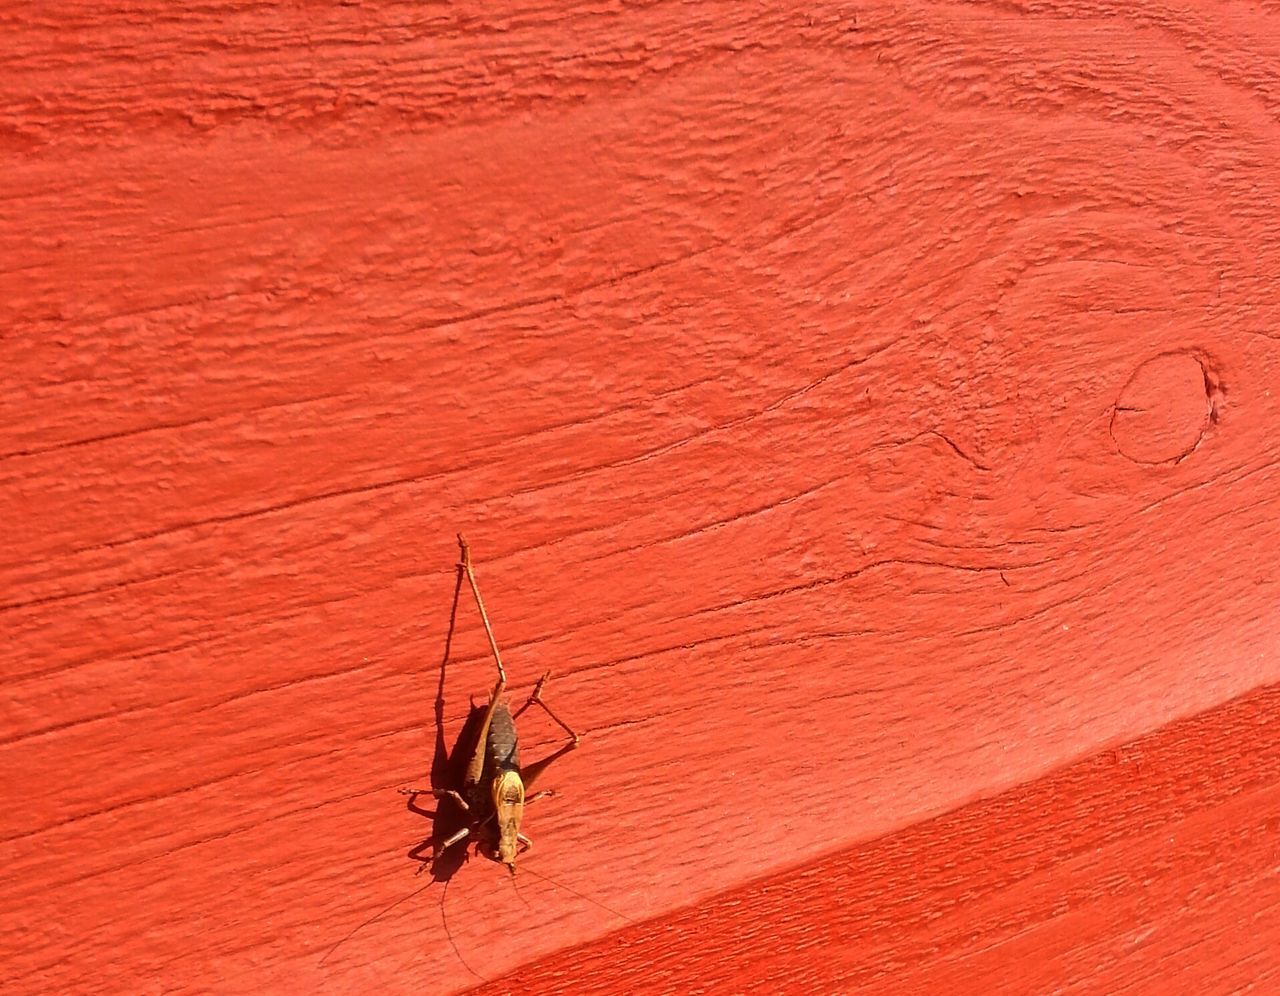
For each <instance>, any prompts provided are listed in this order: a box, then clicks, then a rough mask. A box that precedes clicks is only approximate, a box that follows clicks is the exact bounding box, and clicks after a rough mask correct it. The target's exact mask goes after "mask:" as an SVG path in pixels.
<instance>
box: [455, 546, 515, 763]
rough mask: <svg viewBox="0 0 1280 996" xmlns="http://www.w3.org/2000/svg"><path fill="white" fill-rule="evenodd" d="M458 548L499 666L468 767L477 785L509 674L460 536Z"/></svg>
mask: <svg viewBox="0 0 1280 996" xmlns="http://www.w3.org/2000/svg"><path fill="white" fill-rule="evenodd" d="M458 547H459V548H460V549H461V551H462V569H463V570H464V571H466V574H467V581H469V582H470V583H471V594H473V595H474V596H475V598H476V608H477V609H479V610H480V621H481V622H483V623H484V632H485V636H487V637H488V638H489V649H490V650H492V651H493V662H494V663H495V664H497V665H498V680H497V682H496V683H495V684H494V686H493V691H492V692H490V693H489V708H488V709H486V710H485V714H484V720H483V722H481V724H480V729H479V731H478V732H479V735H478V736H477V738H476V749H475V753H474V754H473V755H472V756H471V762H470V763H469V764H468V765H467V784H468V785H476V784H478V783H479V781H480V777H481V775H483V774H484V755H485V747H486V746H487V744H488V742H489V725H490V724H491V723H492V722H493V713H494V710H496V709H497V708H498V699H499V698H500V697H501V695H502V690H503V689H504V688H506V686H507V672H506V670H505V669H504V668H503V666H502V655H501V654H499V653H498V641H497V640H495V639H494V638H493V627H491V626H490V625H489V615H488V613H486V612H485V610H484V600H483V599H482V598H481V597H480V586H479V585H478V584H476V575H475V571H473V570H472V569H471V548H470V547H469V546H467V541H466V540H465V539H463V538H462V534H461V533H459V534H458Z"/></svg>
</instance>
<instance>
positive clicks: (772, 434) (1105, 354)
mask: <svg viewBox="0 0 1280 996" xmlns="http://www.w3.org/2000/svg"><path fill="white" fill-rule="evenodd" d="M490 6H491V5H490ZM0 38H3V39H4V40H3V42H0V73H2V74H3V75H2V77H0V78H3V79H4V80H5V84H4V87H3V89H0V155H2V156H3V158H4V173H3V175H4V177H5V190H4V193H3V197H2V198H0V272H2V274H3V275H2V276H0V377H3V386H4V390H3V391H0V521H2V522H5V523H8V524H11V527H10V528H8V529H7V530H6V535H5V542H4V544H3V546H2V547H0V618H2V619H3V623H2V624H0V625H3V632H4V635H5V640H4V642H3V650H0V675H2V676H3V681H4V690H5V695H4V696H3V701H2V704H0V710H2V711H0V718H2V724H0V730H2V740H0V786H2V787H3V797H4V798H5V799H6V800H12V802H11V804H10V805H8V806H6V807H5V812H4V814H3V816H0V861H3V864H4V866H5V868H6V870H7V872H8V874H7V875H6V877H5V881H4V884H3V886H0V889H2V890H3V891H2V893H0V967H2V975H3V978H4V981H5V982H6V989H7V990H8V991H12V992H44V991H77V992H99V991H108V992H114V991H122V990H126V991H159V990H161V989H165V988H178V989H186V990H195V991H199V990H207V989H217V990H218V991H221V992H262V991H264V990H273V989H274V990H284V989H290V990H292V989H296V988H297V987H299V986H301V987H304V988H318V989H321V990H326V991H334V992H341V991H353V990H359V989H362V988H369V989H379V990H382V991H386V990H388V989H390V990H394V991H405V990H407V989H413V990H414V991H421V990H422V989H424V988H426V989H428V990H430V991H438V992H443V991H449V990H452V989H456V988H458V987H461V986H464V985H467V984H469V983H471V982H474V981H475V978H474V974H473V973H479V974H481V975H484V976H486V977H493V976H496V975H498V974H501V973H503V972H506V971H510V970H512V969H514V968H516V967H517V966H520V965H523V964H527V963H529V962H532V961H535V960H537V959H539V958H541V957H544V956H548V955H550V954H552V953H554V952H556V951H559V950H561V949H564V948H566V947H568V946H570V945H574V944H577V943H579V942H583V941H586V940H589V939H591V938H595V937H599V936H600V935H601V934H602V933H604V932H605V931H607V930H610V929H612V928H613V927H614V926H615V925H617V924H618V923H619V922H620V920H619V919H617V918H612V917H610V916H608V915H606V914H604V913H602V911H601V910H600V908H599V907H596V906H593V905H591V903H590V902H587V901H585V900H581V899H578V898H577V897H576V895H575V893H581V894H582V895H584V896H590V897H592V898H593V899H594V900H596V901H598V902H601V903H604V904H606V905H607V906H609V907H611V908H612V909H615V910H617V911H619V912H620V913H621V914H624V915H625V916H626V917H628V918H631V919H636V920H640V919H646V918H650V917H659V916H665V915H668V914H670V913H671V912H672V911H673V910H675V909H677V908H679V907H682V906H686V905H688V904H692V903H698V902H701V901H704V900H706V899H708V897H711V896H714V895H717V894H721V893H723V892H724V891H725V890H727V889H732V888H735V887H739V886H741V885H742V884H743V883H744V882H748V881H753V880H755V879H756V878H757V877H758V876H760V875H761V874H762V873H765V872H768V871H770V870H772V869H778V868H784V867H791V866H794V865H796V864H797V863H801V864H803V863H806V862H811V861H817V860H820V859H822V858H823V857H824V856H827V855H830V854H832V853H836V852H841V851H847V850H848V849H849V848H850V847H853V846H855V845H857V844H858V843H859V842H864V841H868V840H871V839H875V838H881V837H883V836H884V835H886V834H891V833H894V832H896V831H901V830H903V828H907V827H910V826H912V825H913V824H915V823H917V822H919V821H920V820H922V819H925V818H928V817H931V816H935V815H937V814H939V813H942V812H945V811H947V810H950V809H952V808H954V807H956V806H958V805H961V804H963V803H965V802H966V801H970V800H972V799H974V798H976V797H979V796H983V795H990V794H993V793H999V792H1002V791H1005V790H1008V789H1011V788H1012V787H1014V786H1018V785H1023V784H1025V783H1028V782H1032V781H1034V780H1035V779H1038V778H1042V777H1044V776H1046V775H1047V774H1048V773H1049V772H1051V771H1053V770H1055V769H1056V768H1058V767H1060V766H1061V765H1063V764H1065V763H1068V762H1070V761H1072V760H1075V759H1078V758H1080V757H1082V756H1087V755H1091V754H1095V753H1096V752H1097V751H1099V750H1100V749H1103V748H1105V747H1108V746H1110V745H1113V744H1116V743H1120V742H1124V741H1128V740H1130V739H1132V738H1134V737H1137V736H1139V735H1141V734H1143V733H1145V732H1147V731H1150V730H1152V729H1155V728H1158V727H1160V726H1161V725H1163V724H1165V723H1167V722H1169V721H1171V720H1174V719H1176V718H1178V717H1183V716H1188V715H1192V714H1196V713H1199V712H1201V711H1204V710H1206V709H1211V708H1214V707H1216V706H1219V705H1221V704H1222V703H1224V702H1226V701H1228V700H1231V699H1233V698H1235V697H1238V696H1241V695H1244V694H1246V693H1248V692H1250V691H1251V690H1253V689H1255V688H1258V687H1260V686H1263V685H1266V684H1268V683H1273V682H1276V681H1280V664H1278V663H1277V660H1276V657H1275V654H1274V650H1275V647H1276V645H1277V632H1278V629H1277V623H1276V619H1275V614H1274V609H1273V607H1274V604H1275V599H1276V592H1277V588H1276V580H1277V573H1276V559H1277V558H1276V553H1277V550H1278V549H1280V545H1278V544H1280V514H1278V513H1280V508H1278V507H1277V504H1278V502H1280V498H1277V495H1278V494H1280V444H1278V443H1277V442H1276V440H1277V439H1280V432H1278V431H1277V429H1278V428H1280V408H1278V406H1280V393H1278V392H1277V391H1276V390H1275V389H1274V386H1273V385H1274V384H1275V383H1276V375H1277V371H1278V370H1280V355H1278V354H1280V321H1278V319H1280V299H1278V298H1277V294H1276V274H1277V273H1280V237H1278V236H1280V231H1278V227H1280V225H1278V222H1277V219H1278V218H1280V211H1278V210H1277V207H1278V206H1280V205H1278V202H1280V193H1277V191H1280V182H1278V181H1280V158H1278V157H1280V153H1278V151H1277V150H1280V141H1278V139H1280V91H1278V90H1277V86H1276V82H1275V80H1276V78H1277V74H1276V70H1277V67H1278V66H1280V11H1277V10H1276V9H1275V8H1274V6H1273V5H1268V4H1262V3H1255V4H1242V3H1221V4H1212V3H1211V4H1204V5H1200V6H1196V7H1194V8H1192V9H1186V8H1185V7H1183V6H1179V5H1166V4H1162V3H1156V2H1139V3H1137V4H1113V5H1108V4H1105V3H1096V2H1081V3H1071V2H1051V3H1042V4H1041V3H1032V4H1027V5H1009V4H946V3H942V4H926V3H921V2H911V3H906V4H896V5H888V4H877V3H869V4H868V3H864V4H857V5H853V4H845V3H838V2H818V3H814V4H809V5H806V6H805V9H804V10H803V11H802V12H800V11H795V10H793V9H792V7H791V6H790V5H786V4H773V5H768V4H766V5H742V4H735V3H728V2H708V3H704V4H699V5H696V6H692V7H688V6H685V5H680V6H676V5H669V4H663V3H649V4H643V3H636V4H616V3H599V4H580V5H573V6H571V7H565V6H563V5H557V4H546V5H537V4H534V5H529V6H525V7H511V8H508V9H507V10H506V12H504V13H502V14H495V13H493V12H492V11H486V10H484V9H483V7H482V5H478V4H476V5H468V4H456V5H449V6H424V5H421V4H417V3H393V2H389V0H381V2H367V3H362V4H358V5H357V4H344V5H341V6H333V7H331V6H330V5H328V4H308V3H299V4H294V5H290V6H274V5H266V4H257V3H249V2H232V0H227V2H214V3H207V4H203V5H199V6H198V7H197V8H195V9H192V10H190V11H187V12H184V13H183V14H181V15H178V14H175V13H173V8H172V7H171V5H167V4H161V3H159V2H157V0H138V2H133V3H129V4H111V3H108V4H105V5H103V4H92V5H91V4H87V3H76V2H70V0H67V2H60V3H54V4H49V5H40V6H36V5H30V4H21V3H0ZM457 529H463V530H465V531H466V532H467V534H468V536H469V538H470V539H471V541H472V543H473V545H474V548H475V551H476V557H477V564H478V570H479V572H480V576H481V580H482V583H483V585H484V586H485V593H486V598H487V599H488V601H489V604H490V608H491V611H492V614H493V617H494V622H495V627H496V629H497V633H498V638H499V640H500V641H501V642H502V645H503V647H504V650H505V651H506V653H507V656H508V657H509V659H510V669H511V673H512V676H513V679H514V680H515V682H516V688H515V692H516V694H520V693H522V692H523V691H524V690H525V689H526V688H528V687H529V685H530V684H531V683H532V681H533V679H534V678H536V676H537V675H538V674H540V673H541V672H542V670H544V669H546V668H548V667H551V668H554V670H555V671H556V675H557V676H556V679H555V682H554V687H553V693H554V696H555V703H556V706H557V708H558V709H559V710H560V711H561V712H562V713H563V715H565V717H566V718H568V719H570V720H571V721H573V722H574V723H575V724H576V725H579V726H580V727H581V728H583V729H584V731H585V734H586V739H585V740H584V743H583V746H582V747H581V748H580V749H579V750H578V751H577V752H575V753H574V754H573V755H572V756H571V757H569V758H567V759H566V760H564V761H563V762H561V764H560V765H559V766H558V767H557V769H556V773H555V775H554V779H553V780H554V783H555V785H556V787H558V788H559V789H560V790H561V792H560V796H559V797H558V798H556V799H554V800H550V801H548V802H547V803H546V804H545V805H541V804H540V808H539V809H538V810H537V811H536V812H533V813H531V815H530V818H529V826H528V831H529V833H530V835H531V836H532V837H534V838H535V840H536V841H537V847H536V849H535V851H534V852H533V853H532V854H531V855H530V856H529V858H528V862H527V865H528V868H529V870H530V873H531V875H532V874H533V873H538V874H542V875H545V876H548V877H550V878H551V879H554V880H555V881H556V882H558V883H560V884H561V887H559V888H557V887H553V886H551V885H549V884H547V883H545V882H543V883H542V884H538V882H539V881H540V880H536V879H532V878H530V879H529V880H528V881H527V882H526V881H522V882H521V889H522V893H523V896H524V897H525V899H527V900H528V903H529V906H530V907H531V908H526V907H525V906H524V905H523V904H522V903H521V902H520V900H519V897H517V896H516V894H515V893H514V892H513V891H512V889H511V886H510V884H509V883H508V882H507V881H506V880H505V879H503V878H502V876H501V874H500V873H499V870H498V869H496V868H494V867H492V866H490V865H488V864H487V863H479V864H477V863H472V864H471V865H469V866H468V867H465V868H463V869H462V871H461V872H460V873H459V875H458V876H457V877H456V878H455V879H454V880H453V881H452V882H451V883H450V887H449V891H448V893H447V895H445V896H443V897H442V896H441V895H440V892H439V891H436V890H428V891H427V892H424V893H422V894H421V896H419V897H416V898H415V899H414V900H413V901H411V902H404V903H402V904H401V905H399V906H397V907H395V908H394V909H392V910H391V911H390V912H388V913H387V914H386V915H385V916H383V917H382V918H381V919H380V920H378V921H377V922H376V923H373V924H371V925H369V927H368V928H366V929H363V930H360V931H358V932H357V933H355V934H354V935H352V936H351V937H350V939H349V940H347V941H345V942H344V943H343V944H342V945H341V946H340V947H339V948H338V949H337V950H336V951H335V952H334V953H333V955H332V957H331V958H330V959H329V960H328V961H327V962H326V963H325V964H324V965H321V964H320V960H321V958H322V957H323V956H324V954H325V953H326V952H327V951H329V950H330V949H331V948H332V946H333V945H334V944H335V943H336V942H337V941H338V940H340V939H341V938H343V937H344V936H346V935H347V934H348V933H349V932H350V930H351V928H353V927H355V926H357V925H358V924H360V923H361V922H363V921H364V920H366V919H367V918H368V917H370V916H372V915H373V914H375V913H377V912H379V911H381V910H383V909H385V908H386V907H387V906H388V905H389V904H391V903H393V902H395V901H396V900H397V899H400V898H402V897H404V896H406V895H407V894H409V893H410V892H411V891H412V890H413V889H414V888H416V887H417V886H418V885H419V884H420V883H421V880H415V879H414V878H413V877H412V869H413V865H412V864H411V863H410V862H408V861H406V860H405V859H404V854H405V852H406V851H407V850H408V849H409V848H410V847H411V846H412V845H413V844H414V843H416V842H417V841H418V840H419V839H420V838H421V837H422V836H424V835H425V834H426V832H427V829H428V828H427V826H426V824H425V821H423V820H421V819H420V818H419V817H417V816H415V815H414V814H412V813H409V812H406V811H405V809H404V807H403V805H402V800H400V799H399V798H398V797H397V796H396V795H395V794H394V792H393V791H392V790H393V789H394V788H395V787H396V786H398V785H402V784H405V783H407V782H410V781H414V780H417V779H419V778H420V777H421V775H422V772H423V770H424V769H425V767H426V765H427V764H428V762H429V758H430V749H431V743H432V739H433V736H434V733H435V729H434V722H433V718H432V714H431V700H432V698H433V695H434V688H435V680H436V674H437V669H438V667H439V663H440V660H441V655H442V651H443V642H444V636H445V631H446V627H447V624H448V613H449V605H450V599H451V594H452V590H453V581H454V575H453V562H454V555H455V550H454V540H453V533H454V532H455V531H456V530H457ZM447 677H448V680H447V700H446V701H447V715H446V727H447V728H448V730H449V731H450V733H452V731H454V730H456V729H457V727H458V725H459V724H460V722H461V720H462V718H463V716H464V715H465V714H466V711H467V707H468V703H467V696H468V694H471V693H476V694H480V693H483V692H484V691H485V690H486V689H487V687H488V685H489V682H490V678H491V676H490V672H489V670H488V664H487V661H486V659H485V648H484V644H483V641H482V637H481V635H480V632H479V628H478V626H477V625H476V620H475V618H474V616H473V615H468V614H467V613H466V611H465V609H464V611H463V613H462V615H461V618H460V629H459V633H458V634H457V638H456V640H455V645H454V654H453V658H452V661H451V664H450V667H449V670H448V674H447ZM523 735H524V736H525V738H526V741H527V742H528V744H529V749H530V750H531V751H534V752H536V751H537V750H538V749H539V748H540V747H544V746H546V745H549V744H550V743H551V742H552V741H553V740H554V730H553V729H551V728H550V726H549V724H548V725H547V726H541V725H538V724H532V725H530V726H529V728H527V729H525V730H524V731H523ZM1221 812H1225V811H1221ZM1222 818H1223V819H1225V818H1226V817H1222ZM1029 826H1030V829H1029V831H1028V832H1031V833H1034V832H1035V826H1036V825H1035V824H1029ZM1172 860H1176V861H1180V862H1181V863H1182V864H1181V868H1182V869H1183V873H1184V875H1185V880H1188V881H1189V880H1190V879H1192V878H1194V877H1195V875H1196V874H1197V869H1198V868H1199V867H1200V864H1199V862H1200V861H1201V856H1200V855H1199V854H1198V853H1197V852H1195V851H1194V850H1188V851H1186V852H1185V853H1182V854H1180V855H1179V856H1177V857H1176V858H1175V859H1172ZM569 889H572V890H574V892H572V893H571V892H569V891H567V890H569ZM442 898H443V900H444V901H443V902H442V901H441V900H442ZM442 911H443V914H444V915H443V916H442ZM1223 915H1224V916H1225V915H1227V913H1224V914H1223ZM446 917H447V925H448V926H447V929H446V926H445V918H446ZM499 930H501V932H502V942H501V943H496V942H495V935H496V933H497V932H498V931H499ZM1145 950H1148V951H1153V950H1154V949H1150V948H1148V949H1145ZM1160 966H1161V961H1160V958H1159V957H1157V956H1156V955H1155V954H1154V953H1153V954H1152V955H1151V960H1150V962H1149V963H1147V965H1146V970H1147V971H1148V972H1153V973H1154V972H1158V971H1159V970H1160ZM1089 971H1090V968H1089V966H1088V965H1084V966H1083V967H1076V968H1071V967H1069V966H1066V965H1064V966H1063V972H1064V978H1070V979H1072V980H1074V979H1076V978H1077V976H1076V975H1071V974H1069V973H1071V972H1076V973H1083V974H1084V975H1085V976H1087V974H1088V972H1089ZM1086 982H1087V979H1082V981H1081V984H1082V985H1083V984H1085V983H1086Z"/></svg>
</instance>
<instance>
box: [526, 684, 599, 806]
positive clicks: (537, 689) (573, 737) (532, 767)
mask: <svg viewBox="0 0 1280 996" xmlns="http://www.w3.org/2000/svg"><path fill="white" fill-rule="evenodd" d="M550 677H551V672H550V671H548V672H547V673H546V674H544V675H543V676H542V677H541V678H539V679H538V683H537V684H536V685H534V686H533V691H532V692H531V693H530V695H529V700H528V701H527V702H525V704H524V705H522V706H521V707H520V708H519V709H517V710H516V713H515V715H516V716H519V715H520V714H521V713H522V712H524V711H525V710H526V709H528V708H529V706H531V705H534V704H535V703H536V704H537V705H540V706H542V708H543V709H545V710H546V713H547V715H548V716H550V717H551V718H552V719H554V720H555V721H556V723H557V724H558V725H559V726H560V728H561V729H562V730H564V732H565V733H567V734H569V738H570V739H569V742H568V743H567V744H564V745H563V746H562V747H560V749H559V750H557V751H555V752H553V753H552V754H550V755H548V756H547V757H544V758H543V759H542V760H541V761H535V762H533V764H526V765H525V766H524V768H523V770H522V771H521V775H522V776H523V777H524V784H525V788H530V787H532V785H533V782H534V779H536V778H537V777H538V776H539V775H541V774H542V772H543V771H545V770H546V769H547V768H548V767H550V766H551V764H552V762H554V761H555V760H556V759H557V758H560V757H563V756H564V755H565V754H567V753H569V751H571V750H573V749H574V748H575V747H577V746H578V741H580V740H581V739H582V738H581V737H580V736H579V735H578V733H577V732H576V731H575V730H574V729H573V728H572V727H570V726H569V724H568V723H566V722H565V721H564V720H563V719H561V718H560V717H559V716H557V715H556V714H555V713H554V712H552V711H551V707H550V706H548V705H547V704H546V703H545V702H543V701H542V689H543V688H544V687H545V686H546V684H547V679H548V678H550ZM512 718H515V717H512ZM544 794H546V795H553V794H554V792H550V791H549V792H546V793H543V792H537V793H535V795H536V796H541V795H544ZM528 801H529V799H525V802H528Z"/></svg>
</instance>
